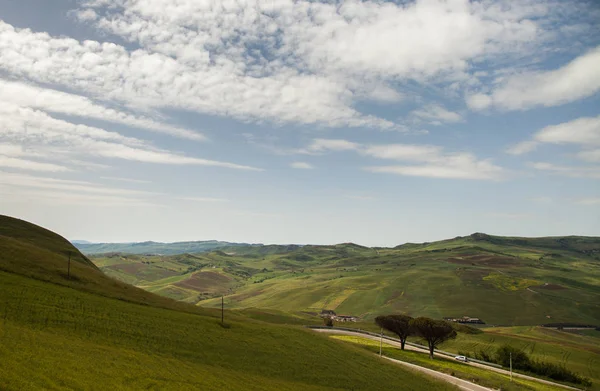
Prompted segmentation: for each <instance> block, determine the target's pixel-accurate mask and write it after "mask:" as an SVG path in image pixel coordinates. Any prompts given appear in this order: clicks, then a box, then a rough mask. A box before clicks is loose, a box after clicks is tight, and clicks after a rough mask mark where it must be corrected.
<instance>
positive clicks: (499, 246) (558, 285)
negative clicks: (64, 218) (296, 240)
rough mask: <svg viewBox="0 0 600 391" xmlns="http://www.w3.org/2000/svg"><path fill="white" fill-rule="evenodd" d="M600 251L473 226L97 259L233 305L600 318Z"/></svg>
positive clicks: (495, 319)
mask: <svg viewBox="0 0 600 391" xmlns="http://www.w3.org/2000/svg"><path fill="white" fill-rule="evenodd" d="M599 251H600V239H599V238H589V237H558V238H536V239H526V238H509V237H497V236H489V235H483V234H474V235H471V236H468V237H459V238H455V239H451V240H446V241H441V242H434V243H425V244H407V245H402V246H398V247H396V248H367V247H362V246H358V245H355V244H340V245H335V246H252V247H250V246H246V247H244V246H238V247H231V248H223V249H221V250H219V251H215V252H208V253H199V254H180V255H176V256H139V255H134V256H131V255H125V254H109V255H104V256H94V257H93V258H92V260H93V261H94V263H95V264H96V265H98V266H99V267H100V268H101V269H102V270H103V271H104V272H105V273H107V274H108V275H109V276H112V277H115V278H118V279H121V280H123V281H127V282H130V283H133V284H135V285H136V286H139V287H143V288H144V289H147V290H150V291H152V292H156V293H158V294H161V295H164V296H167V297H171V298H174V299H178V300H183V301H186V302H189V303H197V304H199V305H200V306H203V307H215V306H220V303H221V299H220V297H221V296H222V295H224V296H225V300H226V303H227V306H228V307H230V308H262V309H272V310H279V311H285V312H289V313H296V314H297V313H312V314H316V313H318V312H320V311H321V310H322V309H333V310H335V311H336V312H337V313H338V314H346V315H355V316H359V317H361V318H362V319H365V320H367V321H370V320H371V319H373V318H374V317H375V316H376V315H378V314H386V313H398V312H399V313H408V314H410V315H413V316H421V315H422V316H429V317H433V318H441V317H458V316H464V315H467V316H471V317H478V318H481V319H483V320H484V321H485V322H486V323H488V324H493V325H538V324H544V323H553V322H578V323H589V324H600V260H599V255H598V254H599ZM205 273H209V274H205ZM167 274H168V275H167ZM209 276H212V277H214V278H207V277H209Z"/></svg>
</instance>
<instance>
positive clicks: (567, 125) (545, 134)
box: [534, 68, 600, 145]
mask: <svg viewBox="0 0 600 391" xmlns="http://www.w3.org/2000/svg"><path fill="white" fill-rule="evenodd" d="M599 69H600V68H599ZM534 139H535V140H536V141H539V142H543V143H552V144H581V145H589V144H593V145H600V116H598V117H583V118H578V119H575V120H573V121H569V122H564V123H562V124H559V125H552V126H547V127H545V128H544V129H542V130H540V131H539V132H537V133H536V134H535V135H534Z"/></svg>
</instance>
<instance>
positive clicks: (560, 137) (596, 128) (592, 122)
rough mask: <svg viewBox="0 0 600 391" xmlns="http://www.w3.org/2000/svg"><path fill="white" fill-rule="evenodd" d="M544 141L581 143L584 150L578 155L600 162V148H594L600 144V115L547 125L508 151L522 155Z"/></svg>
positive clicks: (583, 158) (550, 142) (577, 155)
mask: <svg viewBox="0 0 600 391" xmlns="http://www.w3.org/2000/svg"><path fill="white" fill-rule="evenodd" d="M542 143H547V144H575V145H579V146H580V147H581V148H582V149H583V150H582V151H580V152H579V153H577V154H576V155H575V156H576V157H578V158H579V159H581V160H585V161H589V162H600V148H594V147H597V146H599V145H600V116H598V117H583V118H578V119H575V120H572V121H569V122H564V123H561V124H558V125H551V126H546V127H545V128H543V129H541V130H540V131H538V132H536V133H535V134H534V135H533V137H532V140H527V141H523V142H520V143H518V144H516V145H514V146H512V147H510V148H509V149H507V151H506V152H507V153H509V154H512V155H521V154H524V153H527V152H531V151H533V150H535V149H536V148H537V147H538V146H539V145H540V144H542Z"/></svg>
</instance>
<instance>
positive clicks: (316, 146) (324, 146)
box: [307, 138, 360, 153]
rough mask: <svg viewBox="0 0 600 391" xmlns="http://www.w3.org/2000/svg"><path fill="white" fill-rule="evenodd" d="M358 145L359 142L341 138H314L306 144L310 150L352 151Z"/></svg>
mask: <svg viewBox="0 0 600 391" xmlns="http://www.w3.org/2000/svg"><path fill="white" fill-rule="evenodd" d="M359 147H360V145H359V144H357V143H353V142H351V141H348V140H343V139H322V138H317V139H314V140H313V142H312V143H311V144H310V145H309V146H308V148H307V150H308V151H310V152H313V153H314V152H328V151H354V150H357V149H358V148H359Z"/></svg>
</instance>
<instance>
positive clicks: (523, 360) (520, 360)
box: [496, 345, 531, 371]
mask: <svg viewBox="0 0 600 391" xmlns="http://www.w3.org/2000/svg"><path fill="white" fill-rule="evenodd" d="M511 356H512V367H513V368H514V369H522V370H525V371H527V370H529V368H530V366H531V363H530V361H529V357H528V356H527V354H526V353H525V352H524V351H523V350H521V349H519V348H515V347H512V346H510V345H502V346H501V347H499V348H498V350H496V362H497V363H498V364H500V365H502V366H503V367H508V366H510V360H511Z"/></svg>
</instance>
